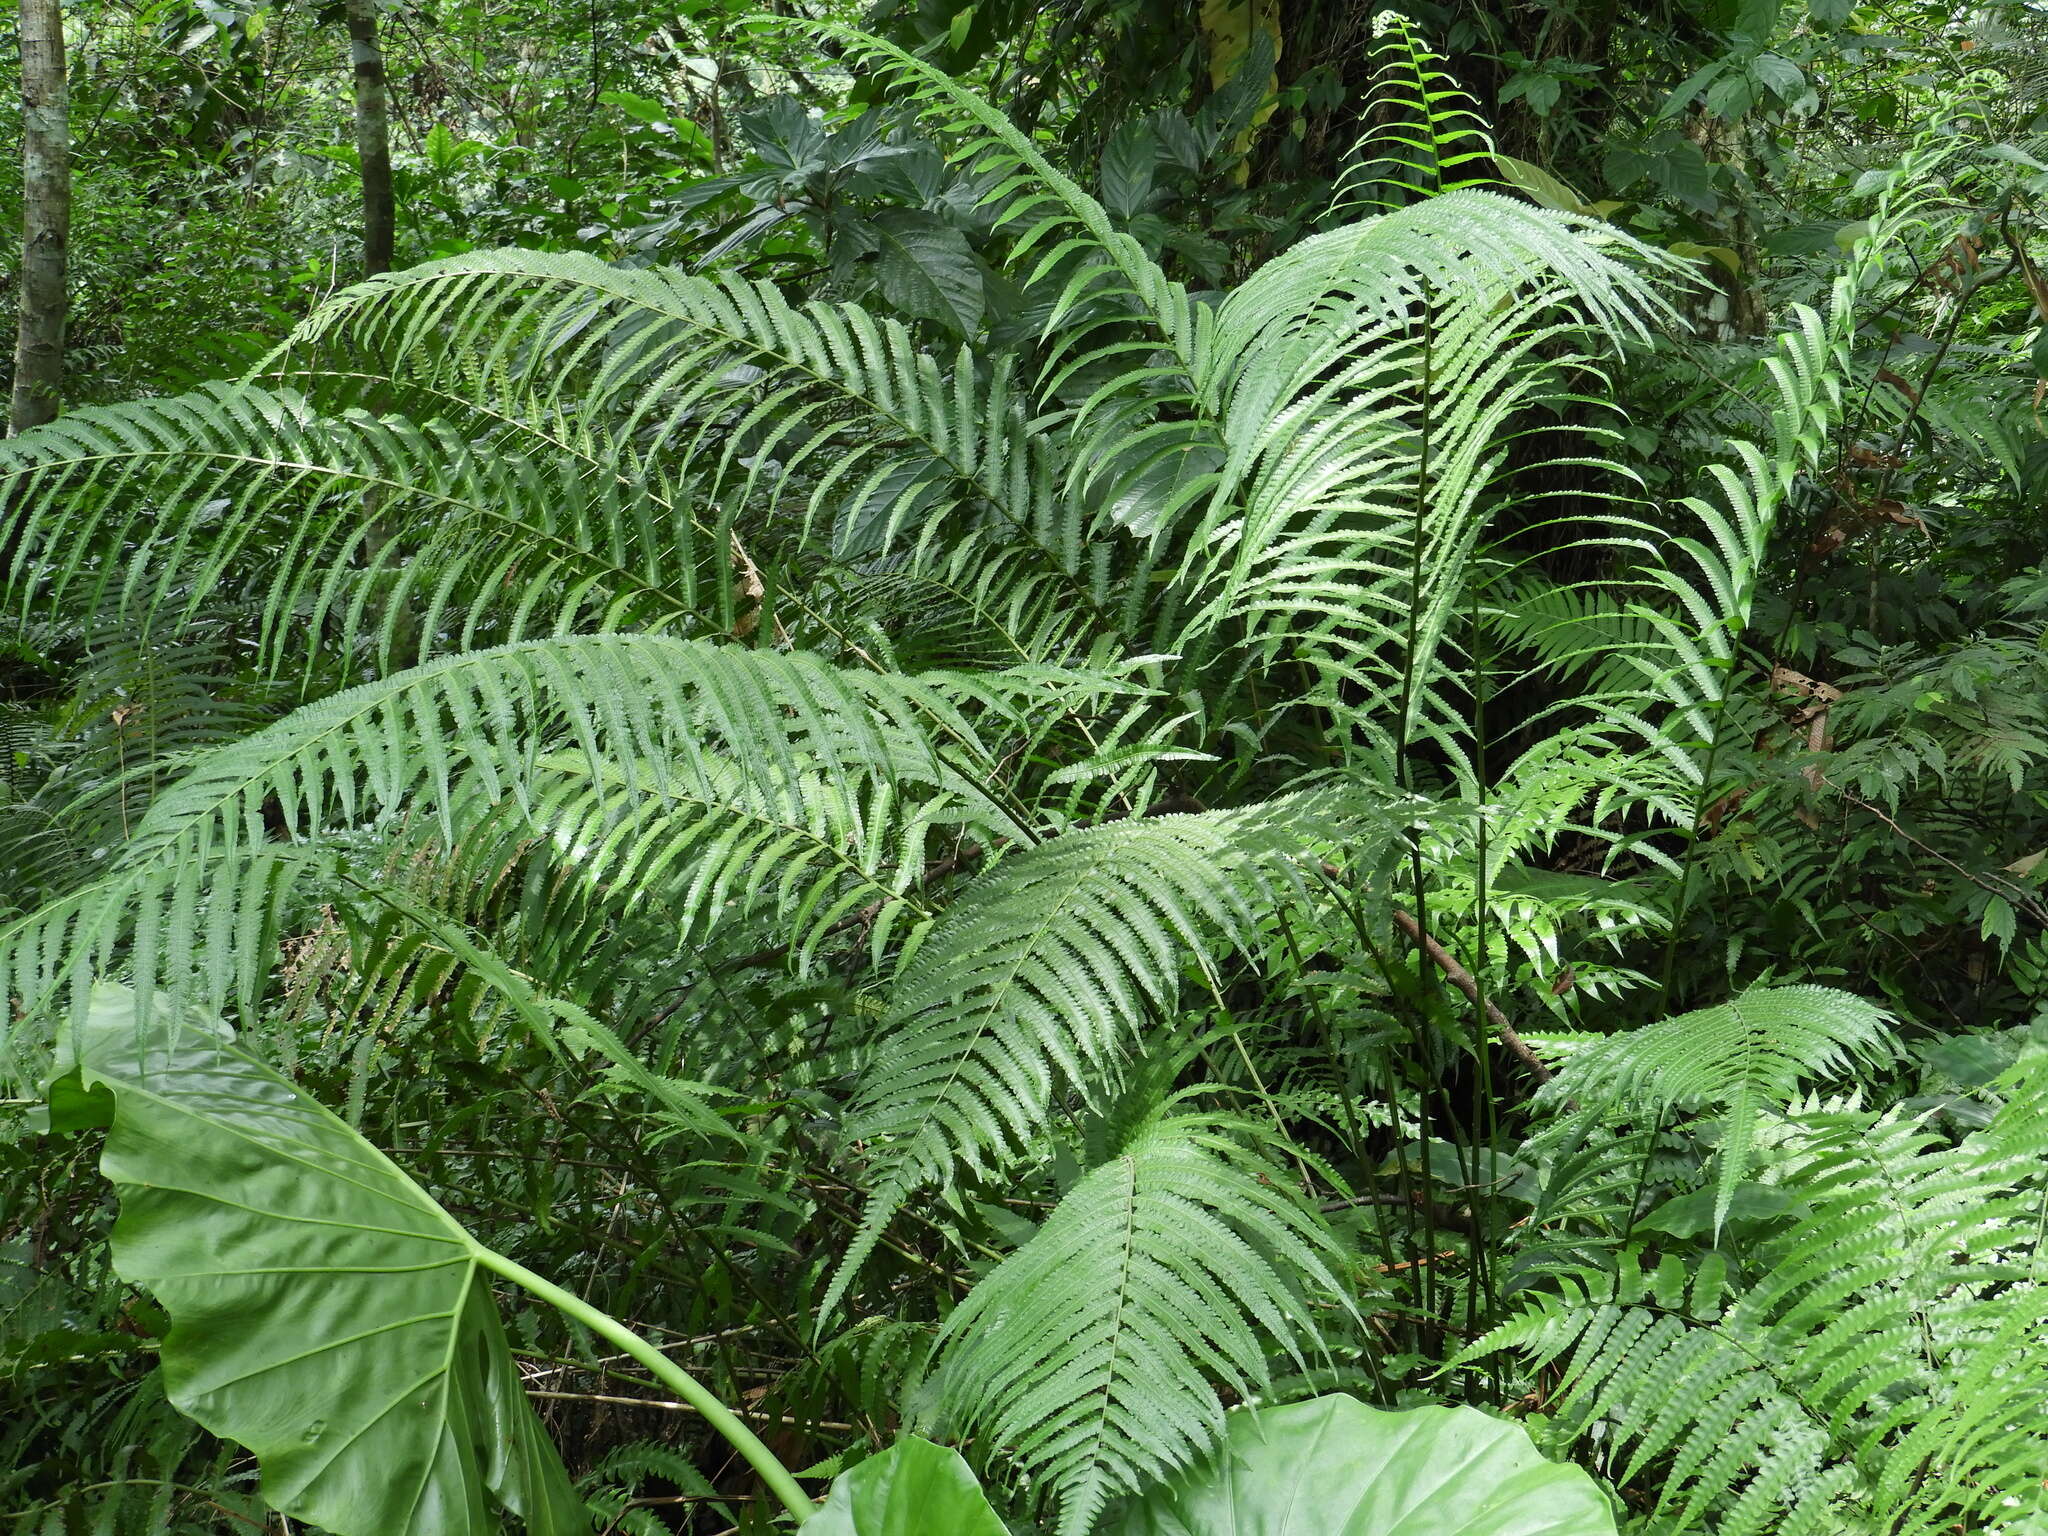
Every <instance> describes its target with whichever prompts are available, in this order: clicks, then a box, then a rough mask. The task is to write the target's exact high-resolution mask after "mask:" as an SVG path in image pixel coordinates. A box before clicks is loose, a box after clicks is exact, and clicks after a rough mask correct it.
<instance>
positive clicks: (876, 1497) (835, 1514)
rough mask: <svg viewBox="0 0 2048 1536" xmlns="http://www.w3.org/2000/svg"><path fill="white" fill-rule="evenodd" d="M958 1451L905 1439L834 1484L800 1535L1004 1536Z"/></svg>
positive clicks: (1004, 1528)
mask: <svg viewBox="0 0 2048 1536" xmlns="http://www.w3.org/2000/svg"><path fill="white" fill-rule="evenodd" d="M1008 1532H1009V1527H1007V1526H1005V1525H1004V1524H1003V1522H1002V1521H1001V1520H1000V1519H998V1518H997V1516H996V1512H995V1511H994V1510H993V1509H991V1508H989V1503H988V1500H987V1499H986V1498H984V1497H983V1496H982V1492H981V1484H980V1483H978V1482H976V1481H975V1478H974V1473H973V1472H972V1471H971V1470H970V1469H969V1468H968V1465H967V1463H966V1462H964V1461H962V1460H961V1459H960V1453H959V1452H958V1451H956V1450H953V1449H951V1448H950V1447H948V1446H943V1445H933V1444H932V1443H931V1441H929V1440H921V1439H919V1438H918V1437H917V1436H915V1435H907V1436H905V1437H904V1438H903V1439H901V1440H899V1441H897V1442H896V1443H895V1444H894V1445H892V1446H890V1447H889V1449H888V1450H886V1451H884V1452H882V1453H881V1454H880V1455H879V1456H870V1457H869V1458H868V1459H867V1460H866V1461H864V1462H862V1463H861V1464H860V1465H859V1466H857V1467H855V1468H854V1469H853V1470H852V1471H850V1472H842V1473H840V1474H839V1476H838V1477H836V1478H834V1479H833V1480H832V1491H831V1493H830V1494H829V1495H828V1496H827V1498H826V1500H825V1503H824V1506H823V1507H822V1508H821V1509H820V1510H819V1511H818V1513H817V1514H816V1515H815V1516H813V1517H812V1518H811V1519H810V1520H808V1521H806V1522H805V1524H804V1536H1008Z"/></svg>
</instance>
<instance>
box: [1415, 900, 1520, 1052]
mask: <svg viewBox="0 0 2048 1536" xmlns="http://www.w3.org/2000/svg"><path fill="white" fill-rule="evenodd" d="M1394 923H1395V925H1396V926H1397V927H1398V928H1400V930H1401V931H1402V932H1403V933H1405V934H1407V935H1408V937H1409V938H1410V939H1413V940H1414V941H1415V943H1417V944H1418V945H1420V946H1421V948H1422V952H1423V953H1424V954H1426V955H1428V956H1429V958H1430V959H1432V960H1434V961H1435V962H1436V968H1437V969H1438V970H1440V971H1442V972H1443V973H1444V980H1446V981H1448V982H1449V983H1450V984H1451V985H1452V986H1454V987H1456V988H1457V989H1458V990H1459V991H1460V992H1462V993H1464V994H1465V995H1466V996H1467V997H1469V998H1471V999H1472V1001H1473V1002H1475V1003H1480V1002H1481V999H1480V996H1479V983H1478V982H1477V981H1475V980H1473V979H1472V973H1471V972H1470V971H1468V970H1466V969H1465V967H1464V966H1462V965H1460V964H1459V963H1458V957H1457V956H1456V955H1454V954H1452V953H1451V952H1450V951H1449V950H1448V949H1445V948H1444V947H1443V945H1441V944H1439V943H1437V941H1436V940H1435V939H1434V938H1432V937H1431V936H1430V935H1429V934H1428V933H1426V932H1424V931H1423V927H1422V924H1420V923H1418V922H1417V921H1415V919H1414V918H1413V917H1411V916H1410V915H1409V914H1408V913H1406V912H1403V911H1402V910H1401V909H1400V908H1398V907H1396V908H1395V909H1394ZM1481 1006H1483V1007H1484V1008H1485V1010H1486V1021H1487V1022H1488V1023H1489V1024H1491V1025H1492V1026H1493V1029H1494V1033H1495V1034H1497V1035H1499V1036H1500V1043H1501V1044H1502V1045H1504V1046H1506V1047H1507V1048H1508V1051H1509V1054H1511V1055H1512V1056H1513V1057H1514V1058H1515V1060H1517V1061H1519V1062H1520V1063H1521V1064H1522V1065H1523V1066H1525V1067H1527V1068H1528V1069H1529V1075H1530V1076H1531V1077H1533V1078H1535V1079H1536V1081H1537V1082H1539V1083H1547V1082H1549V1081H1550V1068H1548V1067H1546V1066H1545V1065H1543V1059H1542V1058H1541V1057H1540V1056H1538V1055H1537V1054H1536V1053H1535V1052H1534V1051H1532V1050H1531V1049H1529V1042H1528V1041H1526V1040H1524V1039H1523V1038H1522V1037H1521V1035H1520V1034H1519V1033H1518V1032H1517V1031H1516V1029H1515V1026H1514V1025H1512V1024H1510V1023H1509V1022H1508V1016H1507V1015H1506V1014H1504V1013H1502V1012H1501V1011H1500V1009H1498V1008H1496V1007H1495V1006H1494V1005H1493V999H1492V998H1490V997H1489V998H1487V999H1485V1000H1484V1002H1483V1003H1481Z"/></svg>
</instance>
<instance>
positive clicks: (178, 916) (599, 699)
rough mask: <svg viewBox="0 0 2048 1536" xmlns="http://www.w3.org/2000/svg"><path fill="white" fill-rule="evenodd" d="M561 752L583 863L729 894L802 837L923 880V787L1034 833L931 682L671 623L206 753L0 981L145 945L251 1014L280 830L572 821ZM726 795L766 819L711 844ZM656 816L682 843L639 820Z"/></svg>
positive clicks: (532, 655)
mask: <svg viewBox="0 0 2048 1536" xmlns="http://www.w3.org/2000/svg"><path fill="white" fill-rule="evenodd" d="M938 740H943V741H944V742H945V746H944V747H943V749H942V748H941V747H940V746H939V745H937V744H936V742H937V741H938ZM562 753H568V754H570V755H571V757H570V760H572V761H577V762H578V764H579V767H578V772H579V773H580V774H581V775H582V776H583V782H584V783H585V784H586V785H590V786H597V789H596V790H595V791H585V792H584V793H583V794H582V795H581V796H579V797H577V798H575V799H573V800H572V801H571V802H570V807H571V808H570V810H569V812H568V813H567V819H566V821H565V822H564V823H563V824H562V825H561V826H559V827H557V828H556V830H558V831H561V830H571V831H573V836H572V837H571V839H570V841H569V842H568V843H567V845H566V846H564V847H562V848H561V850H560V851H561V855H562V857H563V860H564V862H565V863H568V864H570V865H580V866H583V867H584V869H585V870H586V871H587V878H592V879H598V880H602V879H606V878H609V877H612V876H615V875H619V874H621V873H622V872H623V874H624V875H625V876H627V877H632V876H634V875H635V874H636V873H637V874H640V875H643V876H644V872H645V871H644V865H645V863H646V861H647V860H648V859H658V860H661V861H664V862H665V863H667V864H670V865H674V864H676V863H677V861H678V859H679V858H680V856H681V855H682V854H683V853H685V852H694V853H695V854H696V855H698V856H700V857H702V856H704V855H706V854H707V852H708V853H709V854H710V855H712V858H711V859H709V860H707V863H710V864H712V865H714V867H717V868H718V871H719V872H718V873H716V874H715V876H714V875H707V876H706V879H707V881H708V882H709V885H710V887H711V888H715V887H716V886H717V885H718V884H719V882H726V883H728V884H729V882H730V881H731V880H732V878H733V866H734V865H735V863H739V864H748V865H753V866H756V867H758V868H759V869H760V870H761V871H762V875H763V878H764V879H767V878H772V875H771V873H770V872H771V871H772V872H773V873H782V872H783V871H781V870H779V869H777V867H776V866H777V861H778V860H780V859H782V858H783V857H784V856H785V855H786V854H787V853H789V852H790V851H792V850H793V849H796V848H797V847H799V846H800V845H805V844H808V845H809V846H810V847H811V848H813V849H814V850H819V849H822V846H823V845H824V844H827V843H829V844H830V845H831V848H832V852H833V854H834V856H835V857H838V856H844V857H850V858H851V860H852V861H853V863H854V865H856V866H858V867H859V868H860V869H862V870H863V871H864V872H865V873H866V875H867V877H868V884H869V885H870V886H872V885H874V884H877V883H879V884H880V885H882V886H884V887H885V888H893V889H894V890H896V891H898V892H901V891H903V890H905V889H907V886H908V883H909V882H910V881H911V880H913V879H914V878H915V877H916V875H917V873H919V872H921V870H922V854H921V847H922V839H923V837H924V836H925V835H926V834H927V833H928V832H929V830H930V828H931V826H932V821H931V820H930V819H929V818H928V817H925V816H922V815H899V802H900V800H901V799H902V798H903V797H906V796H908V797H910V798H918V797H922V796H928V795H933V794H936V795H938V796H940V797H941V798H949V797H958V796H964V799H963V800H960V802H959V808H960V809H963V810H966V814H965V815H964V816H953V815H950V813H948V816H947V818H946V819H950V820H951V821H952V822H953V823H954V824H955V825H961V826H968V827H973V828H975V829H977V830H978V835H979V836H980V837H982V838H983V839H986V840H993V839H994V838H995V837H996V836H1002V837H1008V838H1025V839H1026V840H1028V839H1029V836H1030V834H1029V833H1028V832H1027V831H1025V830H1024V829H1022V828H1020V827H1019V826H1017V824H1016V823H1014V822H1013V821H1011V820H1010V819H1009V817H1008V816H1007V814H1005V813H1002V812H1000V811H997V812H995V814H994V816H993V819H991V818H990V817H988V816H987V815H984V814H983V811H981V810H974V809H967V807H968V806H970V805H973V806H987V805H988V804H989V802H987V800H986V792H985V791H984V790H983V789H982V788H981V785H982V784H986V783H988V782H989V781H990V780H991V779H992V778H993V775H992V773H991V771H990V764H989V762H988V759H987V757H986V754H985V751H984V750H983V749H981V748H980V747H979V744H978V742H977V741H976V738H975V735H974V731H973V728H972V726H971V725H970V724H969V722H968V721H967V720H966V719H965V718H964V717H963V716H962V715H961V714H960V713H959V712H958V711H957V710H956V709H955V708H954V707H953V705H952V704H951V702H950V701H949V700H948V699H947V698H946V697H945V695H944V694H943V693H941V692H940V691H939V690H937V689H935V688H933V687H931V686H930V685H928V684H924V683H920V682H918V681H916V680H914V679H905V678H897V677H884V676H876V675H873V674H867V673H855V672H841V671H838V670H836V669H834V668H831V667H828V666H825V665H823V664H822V663H819V662H818V661H816V660H815V659H813V658H809V657H806V656H801V655H787V656H785V655H781V654H779V653H776V652H772V651H762V650H745V649H741V648H739V647H735V646H718V645H713V644H709V643H706V642H702V641H691V640H680V639H674V638H669V637H664V636H658V635H595V636H584V637H571V638H562V639H552V640H530V641H522V642H519V643H516V644H513V645H507V646H501V647H498V648H495V649H492V650H486V651H478V652H472V653H465V654H461V655H454V656H447V657H443V658H440V659H438V660H435V661H431V662H428V663H426V664H424V665H422V666H420V667H416V668H414V669H412V670H410V671H407V672H402V673H398V674H396V675H394V676H393V677H390V678H388V679H385V680H383V681H381V682H378V683H373V684H367V685H364V686H362V687H359V688H356V689H352V690H349V691H348V692H345V693H341V694H338V695H335V696H334V697H332V698H329V699H324V700H322V701H320V702H318V703H315V704H312V705H308V706H305V707H304V708H301V709H299V710H297V711H295V712H294V713H292V714H291V715H288V716H286V717H285V718H284V719H283V720H281V721H279V722H278V723H276V724H275V725H272V726H270V727H268V728H266V729H264V730H262V731H258V732H256V733H255V734H253V735H251V736H249V737H247V738H244V739H243V740H241V741H238V742H235V743H232V744H230V745H228V746H225V747H221V748H217V749H215V750H213V751H211V752H208V753H205V754H203V755H201V756H200V757H198V758H196V759H195V760H194V761H193V763H192V766H191V768H190V769H189V771H188V772H187V773H186V774H185V776H184V777H183V778H181V779H180V780H179V781H178V782H177V783H176V784H174V785H173V786H171V787H170V788H169V789H167V790H166V791H165V792H163V793H162V794H161V795H159V796H158V797H157V799H156V801H155V802H154V804H152V806H151V807H150V810H149V814H148V815H147V816H146V817H145V818H144V819H143V822H142V824H141V825H140V826H139V827H138V828H137V830H136V833H135V836H134V837H133V838H132V839H131V840H130V841H129V842H128V843H126V844H125V845H123V846H122V848H121V850H120V853H119V856H118V858H117V859H116V860H114V861H113V867H112V869H111V870H110V871H109V872H108V874H107V875H106V876H105V877H104V878H102V879H101V880H99V881H97V882H96V883H95V884H93V885H91V886H89V887H86V888H85V889H83V890H81V891H78V892H74V893H71V894H70V895H68V896H66V897H65V898H63V899H61V900H59V901H57V902H54V903H51V904H50V905H48V906H46V907H44V908H42V909H40V910H39V911H37V912H36V913H34V914H32V915H30V916H28V917H26V918H23V919H21V920H19V921H17V922H16V923H13V924H11V925H9V926H8V927H7V928H5V929H4V930H0V993H5V992H8V991H10V990H12V991H15V992H18V993H19V994H20V995H22V997H23V998H24V1001H25V1003H26V1004H27V1005H28V1006H29V1007H30V1009H31V1010H33V1008H34V1007H35V1006H36V1005H37V1004H39V1003H40V1002H42V1001H44V1000H47V998H48V997H49V995H50V992H51V989H52V988H53V987H54V986H55V985H56V984H57V983H58V982H60V981H62V980H63V979H65V978H66V977H67V976H71V977H76V978H82V977H83V975H84V973H85V972H86V971H87V970H89V969H91V968H92V966H94V965H104V964H105V963H107V962H108V961H109V960H110V959H111V958H112V954H113V951H114V948H115V946H117V945H119V944H122V943H126V944H128V945H129V946H130V947H129V950H128V959H129V964H130V966H131V968H132V969H133V971H134V973H135V974H136V975H137V976H138V977H141V978H145V979H160V980H161V981H162V982H163V983H164V985H165V986H166V988H167V989H168V990H174V991H178V990H183V989H186V988H188V987H189V986H190V985H192V978H193V977H194V976H195V975H196V976H198V977H199V978H200V985H201V986H202V988H203V992H204V995H205V996H207V997H208V999H209V1001H213V1000H218V999H222V998H224V997H226V996H227V995H229V993H230V991H231V990H232V991H234V992H236V993H237V994H238V995H239V996H240V997H241V998H242V1000H243V1002H244V1006H245V1007H246V1006H247V1005H248V1004H249V1001H250V1000H251V999H252V998H253V995H254V993H255V991H256V990H257V985H258V981H259V979H260V976H261V974H262V971H263V968H264V967H265V966H266V965H267V960H266V958H265V957H266V955H267V946H266V945H265V944H264V943H263V942H262V935H263V933H264V932H265V931H266V928H267V925H268V924H269V923H271V922H272V921H274V919H275V915H276V910H277V903H278V902H279V900H280V899H281V892H282V890H283V889H284V886H283V885H282V884H281V883H280V882H282V881H284V880H285V879H286V878H287V875H288V871H287V870H286V868H285V867H284V866H283V865H281V864H280V863H279V862H278V861H277V860H276V859H274V858H272V857H269V856H268V853H269V850H271V849H273V848H274V847H275V844H274V842H273V834H272V830H271V825H272V824H273V823H274V824H275V825H276V826H278V827H281V828H282V829H284V830H285V831H286V832H287V833H289V834H291V835H294V836H299V837H308V836H317V835H320V834H322V833H325V832H328V831H330V830H333V829H335V828H337V827H346V826H353V825H358V824H361V823H362V822H364V821H366V820H369V821H375V820H377V819H379V818H390V817H392V816H394V815H397V814H399V813H400V812H404V813H406V814H409V815H411V816H413V817H415V818H417V819H419V820H420V821H422V822H424V823H425V824H426V825H428V826H430V827H431V828H433V829H434V830H435V831H436V832H437V833H438V835H439V836H440V838H441V840H442V842H443V844H444V845H448V844H452V843H454V841H455V839H456V833H457V828H458V813H459V812H461V811H463V810H464V808H465V807H467V806H469V805H471V804H472V803H473V801H474V799H475V798H476V797H481V798H482V799H483V800H485V801H488V802H509V803H510V804H512V805H514V806H516V807H518V808H519V809H520V810H521V812H522V813H524V814H528V815H533V816H544V815H545V814H547V813H548V812H549V811H550V810H556V811H559V810H561V804H560V802H559V800H558V799H557V798H556V796H557V794H558V792H559V791H560V789H561V786H562V782H563V772H564V769H563V762H564V759H563V757H562V756H560V755H559V754H562ZM956 754H957V755H956ZM963 770H964V771H965V774H967V775H972V776H973V777H967V776H964V775H963ZM821 785H822V786H824V787H825V789H826V790H828V791H829V792H828V793H825V794H823V795H822V796H821V795H820V794H818V793H816V792H814V791H815V788H816V787H817V786H821ZM592 793H595V795H596V799H595V800H593V799H591V798H590V796H591V794H592ZM671 797H673V798H674V799H677V800H679V801H681V802H682V803H684V804H685V805H687V806H689V807H691V809H690V810H689V811H688V812H687V813H686V815H687V818H688V825H687V826H684V827H676V826H673V825H666V826H664V825H661V824H660V823H659V817H660V812H659V811H653V812H650V811H649V810H648V807H649V806H658V805H659V804H660V802H662V801H663V800H664V799H667V798H671ZM719 807H723V808H726V809H728V810H736V811H741V812H744V813H746V814H745V815H744V816H742V817H736V818H734V820H733V821H732V822H729V823H727V824H723V825H720V826H718V827H717V828H716V830H715V833H714V835H713V837H712V839H711V841H710V846H709V848H708V849H707V848H706V846H705V839H704V838H703V837H702V836H700V835H698V833H697V832H696V831H694V830H692V829H694V828H697V827H699V826H701V824H702V823H703V821H704V819H705V818H706V817H707V816H709V815H712V814H713V813H714V811H715V808H719ZM600 812H601V813H602V814H599V813H600ZM648 816H653V817H654V818H655V819H656V822H657V825H656V826H655V827H654V829H653V832H654V833H661V832H666V833H667V834H668V835H667V837H666V839H665V840H663V839H662V838H660V837H658V836H653V835H652V834H650V833H649V830H648V828H647V826H646V825H645V824H644V821H643V820H640V819H638V818H645V817H648ZM828 817H837V818H840V819H839V820H837V821H836V822H835V823H834V824H832V825H829V826H828V825H826V824H825V818H828ZM650 839H651V840H650ZM615 861H616V862H615ZM719 861H722V864H720V863H719ZM805 862H806V861H805V860H804V859H803V858H801V857H800V858H799V860H798V862H797V864H796V866H795V867H796V868H798V869H801V868H803V867H804V864H805ZM679 872H680V871H679V869H678V870H677V871H676V873H679ZM627 884H628V888H629V889H631V888H633V887H632V881H631V878H628V880H627ZM202 897H203V898H204V899H202ZM821 904H822V907H823V910H822V912H821V910H820V908H821ZM809 907H810V912H809V915H810V916H811V919H812V920H813V921H814V922H817V921H823V922H829V921H830V920H831V918H832V914H833V911H834V909H833V908H832V907H831V906H830V903H829V902H826V901H825V892H824V891H823V890H822V889H819V888H815V887H813V888H812V889H811V892H810V895H809Z"/></svg>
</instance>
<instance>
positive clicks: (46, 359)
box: [8, 0, 71, 432]
mask: <svg viewBox="0 0 2048 1536" xmlns="http://www.w3.org/2000/svg"><path fill="white" fill-rule="evenodd" d="M69 97H70V93H69V91H68V89H67V87H66V84H65V79H64V16H63V11H62V8H61V6H60V5H59V0H21V125H22V135H21V139H22V149H21V172H22V200H21V201H22V220H21V223H22V230H21V325H20V329H19V332H18V333H17V335H16V337H15V343H14V400H13V403H12V409H11V410H10V411H9V412H8V425H9V429H10V430H11V431H15V432H20V431H23V430H25V429H26V428H29V427H34V426H40V425H41V424H42V423H43V422H46V421H48V420H50V419H51V418H52V417H54V416H55V415H56V414H57V406H58V402H59V394H60V391H61V389H62V387H63V383H64V310H65V286H64V263H65V252H66V247H67V245H68V243H69V240H70V234H71V129H70V124H69V121H68V119H69V111H70V100H69Z"/></svg>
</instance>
